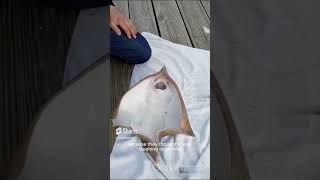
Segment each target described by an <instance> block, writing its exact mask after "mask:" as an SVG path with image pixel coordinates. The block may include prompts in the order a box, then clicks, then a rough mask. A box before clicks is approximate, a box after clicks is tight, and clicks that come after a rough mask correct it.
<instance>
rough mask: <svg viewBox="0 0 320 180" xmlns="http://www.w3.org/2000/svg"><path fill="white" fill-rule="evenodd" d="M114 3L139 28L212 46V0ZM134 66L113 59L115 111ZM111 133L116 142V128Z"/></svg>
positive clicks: (189, 43) (199, 45) (127, 0)
mask: <svg viewBox="0 0 320 180" xmlns="http://www.w3.org/2000/svg"><path fill="white" fill-rule="evenodd" d="M114 3H115V5H116V6H117V7H118V8H119V9H120V11H121V12H122V13H123V14H124V15H126V16H128V17H129V18H130V19H131V20H132V21H133V22H134V24H135V26H136V28H137V30H138V31H139V32H150V33H153V34H156V35H158V36H160V37H162V38H164V39H167V40H170V41H171V42H174V43H179V44H182V45H186V46H190V47H195V48H201V49H206V50H209V49H210V34H209V33H206V32H205V28H208V29H210V1H209V0H177V1H175V0H114ZM133 67H134V66H133V65H128V64H125V63H122V62H120V61H117V60H115V59H112V60H111V81H112V82H111V89H112V97H111V99H112V104H111V108H112V111H113V110H114V108H115V106H116V105H117V104H118V103H119V100H120V99H121V97H122V95H123V94H124V93H125V92H126V91H127V90H128V89H129V82H130V78H131V73H132V70H133ZM111 123H112V122H111V121H110V124H111ZM111 127H112V126H111ZM111 137H112V142H113V141H114V138H115V132H114V130H113V131H112V135H111Z"/></svg>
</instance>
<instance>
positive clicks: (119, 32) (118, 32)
mask: <svg viewBox="0 0 320 180" xmlns="http://www.w3.org/2000/svg"><path fill="white" fill-rule="evenodd" d="M110 26H111V29H112V30H113V31H114V32H115V33H116V34H117V35H118V36H120V35H121V30H120V29H119V27H118V26H117V25H116V23H114V22H111V23H110Z"/></svg>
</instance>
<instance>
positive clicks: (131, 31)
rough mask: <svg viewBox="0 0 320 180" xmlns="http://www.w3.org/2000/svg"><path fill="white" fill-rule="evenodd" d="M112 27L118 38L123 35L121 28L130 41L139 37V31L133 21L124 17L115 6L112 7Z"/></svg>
mask: <svg viewBox="0 0 320 180" xmlns="http://www.w3.org/2000/svg"><path fill="white" fill-rule="evenodd" d="M110 27H111V29H112V30H113V31H114V32H115V33H116V34H117V35H118V36H120V35H121V30H120V28H121V29H122V30H123V31H124V32H125V33H126V35H127V37H128V38H129V39H132V37H133V38H136V37H137V36H136V34H137V30H136V28H135V26H134V25H133V23H132V21H131V20H130V19H129V18H127V17H126V16H124V15H122V14H121V13H120V12H119V10H118V9H117V8H116V7H115V6H110Z"/></svg>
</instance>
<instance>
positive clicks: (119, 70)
mask: <svg viewBox="0 0 320 180" xmlns="http://www.w3.org/2000/svg"><path fill="white" fill-rule="evenodd" d="M114 4H115V5H116V7H117V8H118V9H119V11H120V12H121V13H122V14H123V15H125V16H127V17H129V4H128V1H127V0H116V1H114ZM110 66H111V67H110V71H111V75H110V79H111V93H112V94H111V113H113V111H114V109H115V107H116V106H117V105H118V103H119V101H120V99H121V97H122V96H123V94H124V93H125V92H126V91H127V90H128V89H129V82H130V79H131V74H132V71H133V67H134V66H133V65H129V64H126V63H124V62H122V61H120V60H118V59H116V58H113V57H112V58H111V62H110ZM109 123H110V127H112V121H111V120H109ZM109 132H110V133H111V146H113V143H114V141H115V137H116V134H115V129H114V128H112V129H110V131H109Z"/></svg>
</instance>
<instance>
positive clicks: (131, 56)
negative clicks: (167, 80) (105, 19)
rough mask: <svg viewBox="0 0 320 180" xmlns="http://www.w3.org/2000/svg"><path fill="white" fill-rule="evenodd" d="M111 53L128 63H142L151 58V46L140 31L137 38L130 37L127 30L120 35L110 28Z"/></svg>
mask: <svg viewBox="0 0 320 180" xmlns="http://www.w3.org/2000/svg"><path fill="white" fill-rule="evenodd" d="M110 53H111V56H113V57H116V58H118V59H120V60H123V61H125V62H126V63H128V64H141V63H144V62H146V61H148V60H149V59H150V56H151V48H150V46H149V44H148V42H147V40H146V39H145V38H144V37H143V36H142V35H141V34H140V33H138V34H137V38H136V39H133V38H132V39H129V38H128V37H127V35H126V34H125V32H122V33H121V35H120V36H118V35H117V34H116V33H115V32H113V31H112V30H110Z"/></svg>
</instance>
